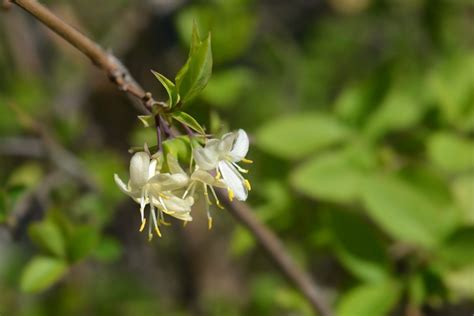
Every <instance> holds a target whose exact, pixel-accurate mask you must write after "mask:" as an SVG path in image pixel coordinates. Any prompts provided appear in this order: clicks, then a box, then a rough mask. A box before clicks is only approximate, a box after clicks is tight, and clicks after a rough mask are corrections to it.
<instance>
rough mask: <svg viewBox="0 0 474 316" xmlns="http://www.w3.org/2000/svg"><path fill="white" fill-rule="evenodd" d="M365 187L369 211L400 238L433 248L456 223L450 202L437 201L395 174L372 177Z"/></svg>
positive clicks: (364, 194) (369, 213)
mask: <svg viewBox="0 0 474 316" xmlns="http://www.w3.org/2000/svg"><path fill="white" fill-rule="evenodd" d="M363 191H364V192H363V200H364V203H365V206H366V210H367V214H368V215H369V216H370V217H371V218H372V220H373V221H374V222H375V223H377V224H378V225H379V226H380V227H381V228H382V229H384V230H385V231H386V232H387V233H388V234H390V235H392V237H394V238H395V239H397V240H400V241H405V242H408V243H411V244H414V245H418V246H422V247H427V248H432V247H434V246H437V245H438V244H439V242H440V241H441V240H442V239H443V238H444V237H445V236H446V235H447V234H449V233H450V232H451V231H452V230H453V229H454V228H455V225H457V219H456V216H457V213H456V212H454V209H453V208H452V206H451V205H439V204H437V203H434V202H433V200H432V199H431V198H430V196H429V195H427V194H424V193H423V192H420V191H419V190H417V188H416V187H413V186H412V185H410V183H408V182H406V181H401V180H400V179H399V178H398V177H396V176H394V175H392V176H379V177H369V178H368V179H367V181H365V183H364V189H363Z"/></svg>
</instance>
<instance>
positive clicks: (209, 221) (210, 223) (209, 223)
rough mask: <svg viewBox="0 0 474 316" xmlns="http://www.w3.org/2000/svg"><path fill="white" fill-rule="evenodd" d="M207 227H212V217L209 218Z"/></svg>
mask: <svg viewBox="0 0 474 316" xmlns="http://www.w3.org/2000/svg"><path fill="white" fill-rule="evenodd" d="M207 229H209V230H210V229H212V217H208V218H207Z"/></svg>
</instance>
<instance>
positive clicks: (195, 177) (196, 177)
mask: <svg viewBox="0 0 474 316" xmlns="http://www.w3.org/2000/svg"><path fill="white" fill-rule="evenodd" d="M191 180H192V181H199V182H202V183H204V184H207V185H211V186H214V187H218V188H226V187H227V186H226V184H225V183H224V182H223V181H222V180H218V179H216V178H215V177H213V176H212V175H211V174H210V173H209V172H207V171H204V170H200V169H198V170H196V171H194V172H193V173H192V174H191Z"/></svg>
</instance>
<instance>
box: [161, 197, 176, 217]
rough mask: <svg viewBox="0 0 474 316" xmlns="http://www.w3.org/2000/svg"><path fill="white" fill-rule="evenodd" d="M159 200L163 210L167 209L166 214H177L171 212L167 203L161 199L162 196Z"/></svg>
mask: <svg viewBox="0 0 474 316" xmlns="http://www.w3.org/2000/svg"><path fill="white" fill-rule="evenodd" d="M158 200H159V201H160V203H161V206H163V208H164V209H165V211H166V213H168V214H174V213H176V212H170V211H169V210H168V209H167V208H166V205H165V202H164V201H163V199H162V198H161V196H159V197H158Z"/></svg>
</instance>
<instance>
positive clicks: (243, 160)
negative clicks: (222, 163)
mask: <svg viewBox="0 0 474 316" xmlns="http://www.w3.org/2000/svg"><path fill="white" fill-rule="evenodd" d="M241 161H242V162H245V163H253V160H250V159H246V158H244V159H242V160H241Z"/></svg>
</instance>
